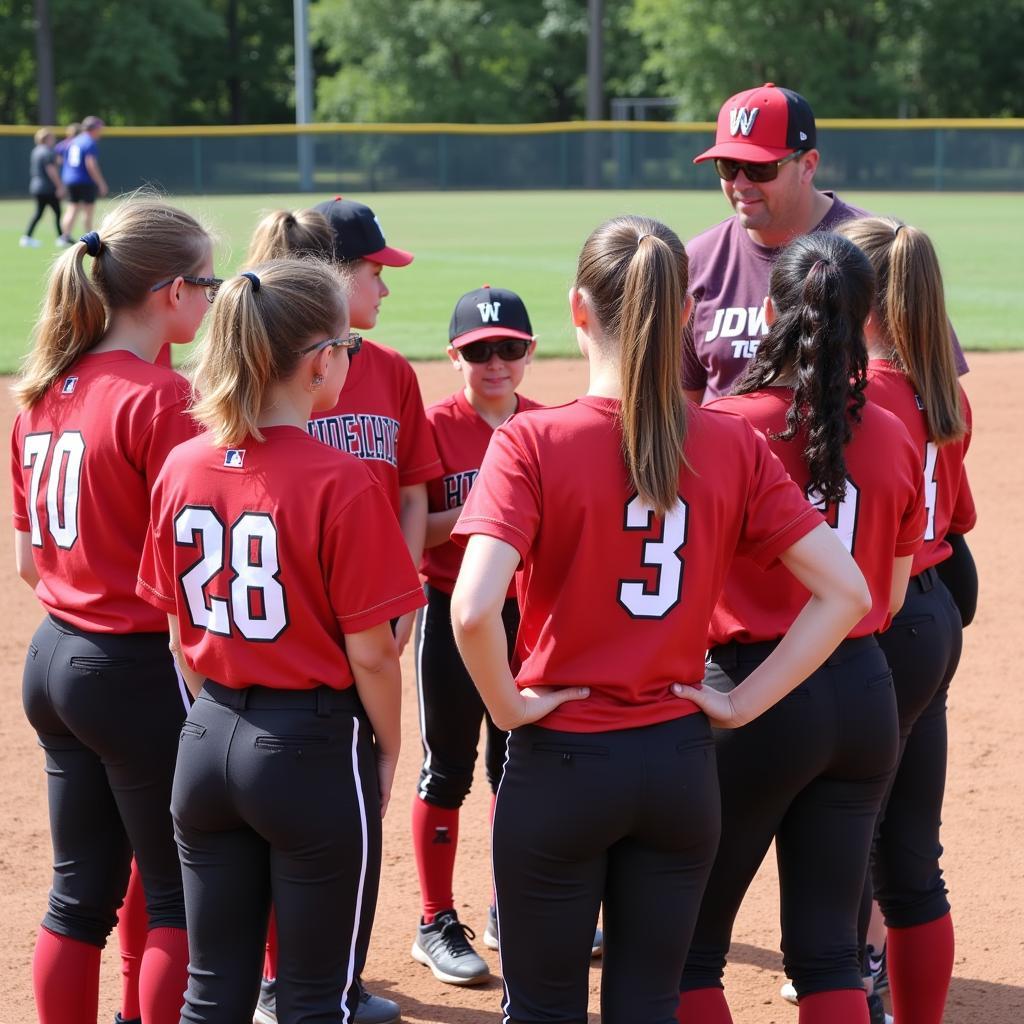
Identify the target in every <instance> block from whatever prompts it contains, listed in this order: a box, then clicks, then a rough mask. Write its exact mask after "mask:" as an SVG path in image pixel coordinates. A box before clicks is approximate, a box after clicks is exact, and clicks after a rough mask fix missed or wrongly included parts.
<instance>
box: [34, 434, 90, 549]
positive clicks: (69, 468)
mask: <svg viewBox="0 0 1024 1024" xmlns="http://www.w3.org/2000/svg"><path fill="white" fill-rule="evenodd" d="M52 440H53V434H27V435H26V436H25V446H24V449H23V451H22V457H21V464H22V466H23V467H24V468H25V469H30V470H31V476H30V479H29V485H28V492H29V493H28V519H29V523H30V525H31V531H32V544H33V545H34V546H35V547H37V548H39V547H42V546H43V528H42V524H41V523H40V522H39V505H38V502H39V487H40V485H41V482H42V479H43V469H44V467H45V466H46V463H47V456H48V455H50V442H51V441H52ZM84 455H85V439H84V438H83V437H82V435H81V434H80V433H79V432H78V431H77V430H69V431H67V432H66V433H63V434H61V435H60V437H58V438H57V443H56V444H55V445H54V446H53V454H52V456H51V457H50V460H49V463H50V472H49V475H48V477H47V481H46V528H47V530H48V531H49V533H50V536H51V537H52V538H53V539H54V541H55V542H56V544H57V547H59V548H64V549H68V548H72V547H74V544H75V541H76V540H78V495H79V491H80V489H81V482H82V457H83V456H84Z"/></svg>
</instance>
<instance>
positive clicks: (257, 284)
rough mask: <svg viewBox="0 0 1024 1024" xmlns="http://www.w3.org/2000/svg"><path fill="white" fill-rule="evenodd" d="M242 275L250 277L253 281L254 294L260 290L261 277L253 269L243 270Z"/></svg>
mask: <svg viewBox="0 0 1024 1024" xmlns="http://www.w3.org/2000/svg"><path fill="white" fill-rule="evenodd" d="M241 276H242V277H247V278H249V280H250V281H251V282H252V290H253V294H255V293H256V292H258V291H259V290H260V279H259V278H258V277H257V276H256V275H255V274H254V273H253V272H252V271H251V270H243V271H242V274H241Z"/></svg>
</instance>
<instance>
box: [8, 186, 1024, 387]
mask: <svg viewBox="0 0 1024 1024" xmlns="http://www.w3.org/2000/svg"><path fill="white" fill-rule="evenodd" d="M360 198H364V199H367V200H369V202H370V203H371V205H372V206H373V208H374V210H375V211H376V212H377V214H378V216H379V218H380V220H381V222H382V224H383V225H384V228H385V231H386V233H387V238H388V241H389V242H391V243H392V244H394V245H398V246H401V247H403V248H407V249H411V250H412V251H413V252H415V253H416V261H415V262H414V263H413V264H412V265H411V266H410V267H407V268H403V269H401V270H390V271H387V272H386V280H387V282H388V285H389V287H390V288H391V289H392V295H391V297H390V298H389V299H387V300H386V301H385V304H384V307H383V310H382V316H381V321H380V324H379V325H378V327H377V329H376V330H375V331H374V332H373V334H374V336H375V337H376V338H378V339H379V340H381V341H384V342H386V343H388V344H390V345H393V346H395V347H396V348H399V349H400V350H401V351H402V352H404V353H405V354H406V355H408V356H410V357H414V358H430V357H438V356H441V355H443V353H444V348H445V344H446V342H447V337H448V335H447V329H448V320H449V317H450V315H451V309H452V305H453V304H454V301H455V299H456V298H457V297H458V296H459V295H460V294H461V293H462V292H464V291H469V290H470V289H471V288H475V287H478V286H479V285H481V284H484V283H485V282H486V283H489V284H494V285H501V286H503V287H507V288H512V289H514V290H515V291H518V292H519V293H520V294H521V295H522V296H523V298H524V299H525V300H526V303H527V308H528V309H529V310H530V314H531V317H532V320H533V325H534V330H535V331H537V332H538V334H539V335H540V348H539V354H541V355H567V354H572V353H574V352H575V344H574V339H573V336H572V333H571V331H570V328H569V320H568V315H567V312H566V303H565V294H566V291H567V289H568V287H569V283H570V281H571V278H572V272H573V267H574V263H575V258H576V255H577V253H578V252H579V248H580V245H581V244H582V242H583V239H584V238H585V237H586V234H587V232H588V231H590V229H591V228H593V227H594V226H595V225H596V224H598V223H599V222H600V221H601V220H603V219H605V218H607V217H609V216H612V215H614V214H617V213H643V214H649V215H652V216H654V217H658V218H659V219H661V220H664V221H665V222H667V223H668V224H670V225H671V226H672V227H673V228H675V230H676V231H678V232H679V234H680V235H681V236H682V237H683V238H684V239H685V238H689V237H691V236H692V235H694V234H696V233H697V232H698V231H700V230H701V229H703V228H705V227H707V226H709V225H710V224H713V223H715V222H716V221H718V220H721V219H722V218H723V217H724V216H725V215H726V213H727V212H728V208H727V206H726V204H725V201H724V200H723V199H722V197H721V195H720V194H719V193H718V192H717V191H711V190H709V191H707V192H506V193H494V192H472V193H449V192H428V193H382V194H376V195H372V196H364V197H360ZM844 198H846V199H848V200H850V201H851V202H854V203H856V204H857V205H860V206H862V207H865V208H867V209H870V210H874V211H877V212H878V213H891V214H896V215H898V216H900V217H902V218H904V219H905V220H907V221H910V222H912V223H914V224H917V225H919V226H920V227H922V228H924V229H925V230H927V231H928V232H929V233H931V235H932V237H933V238H934V239H935V242H936V244H937V246H938V249H939V255H940V257H941V259H942V263H943V268H944V273H945V279H946V290H947V297H948V301H949V306H950V310H951V315H952V318H953V322H954V323H955V325H956V328H957V333H958V335H959V337H960V340H961V342H962V344H963V345H964V347H965V348H968V349H972V348H973V349H997V348H1022V347H1024V330H1022V327H1021V325H1022V324H1024V287H1022V285H1024V277H1022V268H1024V240H1022V232H1021V229H1020V225H1021V224H1024V198H1022V197H1021V196H1019V195H1005V194H997V195H989V194H983V195H974V194H971V195H961V194H948V193H947V194H929V193H870V194H856V193H851V194H844ZM177 202H178V203H179V204H180V205H181V206H183V207H184V208H186V209H188V210H190V211H191V212H193V213H195V214H197V215H198V216H200V217H201V218H202V219H203V220H204V221H205V222H206V223H208V224H209V226H210V227H211V228H212V229H213V230H214V231H215V232H216V233H217V234H218V235H219V237H220V245H219V247H218V253H217V259H216V269H217V272H218V273H219V274H221V275H227V274H229V273H230V272H232V271H233V270H235V269H238V268H239V264H240V262H241V260H242V259H243V257H244V255H245V249H246V246H247V243H248V238H249V234H250V232H251V231H252V228H253V226H254V225H255V223H256V221H257V219H258V217H259V216H260V215H261V213H263V212H265V211H269V210H273V209H278V208H296V207H299V206H303V205H306V204H308V202H309V197H308V196H295V195H292V196H288V195H275V196H225V197H213V196H209V197H184V198H181V199H179V200H177ZM107 206H108V204H107V203H101V204H100V207H99V212H100V213H101V214H102V211H103V209H104V208H105V207H107ZM29 212H30V203H29V201H28V200H27V199H26V200H25V201H23V202H18V201H4V202H0V372H10V371H11V370H12V369H14V368H15V367H16V365H17V363H18V361H19V359H20V358H21V355H22V354H23V352H24V351H25V348H26V345H27V339H28V337H29V334H30V331H31V327H32V323H33V321H34V320H35V317H36V314H37V311H38V307H39V303H40V299H41V296H42V291H43V282H44V279H45V275H46V271H47V267H48V266H49V264H50V262H51V260H52V259H53V257H54V252H55V250H54V248H53V244H52V243H53V237H54V235H53V227H52V222H50V221H44V222H43V223H42V224H41V225H40V226H39V228H37V230H36V235H37V237H38V238H40V239H41V240H42V242H43V246H42V248H40V249H20V248H19V247H18V237H19V236H20V234H21V232H22V230H23V228H24V222H25V220H26V219H27V217H28V215H29Z"/></svg>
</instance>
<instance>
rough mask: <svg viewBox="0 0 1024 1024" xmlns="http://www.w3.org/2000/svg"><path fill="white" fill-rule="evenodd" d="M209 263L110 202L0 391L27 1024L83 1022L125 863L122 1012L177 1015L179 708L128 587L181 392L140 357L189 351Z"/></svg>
mask: <svg viewBox="0 0 1024 1024" xmlns="http://www.w3.org/2000/svg"><path fill="white" fill-rule="evenodd" d="M86 257H88V258H89V260H90V261H91V264H92V267H91V270H92V272H91V274H87V273H86V272H85V269H84V260H85V258H86ZM211 260H212V254H211V244H210V238H209V236H208V235H207V234H206V232H205V231H204V230H203V228H202V227H200V225H199V224H197V223H196V221H194V220H193V219H192V218H191V217H189V216H188V215H187V214H185V213H182V212H181V211H180V210H176V209H174V208H173V207H169V206H166V205H165V204H163V203H159V202H151V201H132V202H126V203H124V204H122V205H121V206H119V207H118V209H117V210H115V211H114V212H113V213H111V214H110V215H109V216H108V217H107V218H106V219H105V220H104V222H103V225H102V227H101V228H100V230H99V232H90V233H89V234H87V235H86V236H85V237H84V238H82V239H81V240H80V241H79V242H78V243H76V244H75V245H74V246H72V247H70V248H69V249H68V251H67V252H66V253H64V254H63V255H62V256H61V257H60V259H59V261H58V262H57V264H56V266H55V268H54V270H53V273H52V275H51V277H50V283H49V287H48V291H47V296H46V302H45V307H44V311H43V316H42V319H41V320H40V323H39V327H38V332H37V338H36V343H35V346H34V348H33V350H32V352H31V353H30V355H29V357H28V360H27V362H26V364H25V368H24V370H23V371H22V374H21V378H20V380H19V381H18V383H17V385H16V387H15V396H16V398H17V401H18V404H19V405H20V407H21V412H20V413H19V415H18V417H17V419H16V421H15V424H14V433H13V438H12V441H13V444H12V452H11V456H12V458H11V469H12V475H13V482H14V529H15V543H16V555H17V562H18V572H19V574H20V575H21V576H22V578H23V579H25V580H26V581H27V582H29V583H30V584H32V585H33V586H34V587H35V591H36V595H37V596H38V598H39V600H40V601H41V602H42V604H43V606H44V607H45V609H46V611H47V613H48V615H47V618H46V619H45V620H44V621H43V624H42V625H41V626H40V627H39V629H38V630H37V631H36V634H35V637H34V638H33V640H32V644H31V646H30V647H29V654H28V660H27V662H26V665H25V677H24V699H25V710H26V713H27V714H28V718H29V721H30V722H31V723H32V725H33V727H34V728H35V729H36V731H37V732H38V734H39V742H40V745H41V746H42V747H43V749H44V751H45V752H46V764H47V777H48V778H47V793H48V799H49V804H50V822H51V832H52V836H53V847H54V865H55V866H54V876H53V887H52V889H51V891H50V900H49V910H48V912H47V914H46V916H45V917H44V919H43V925H42V929H41V931H40V933H39V939H38V942H37V944H36V952H35V959H34V961H33V979H34V984H35V992H36V1003H37V1006H38V1009H39V1017H40V1020H41V1021H42V1022H43V1024H77V1022H83V1024H84V1022H87V1021H88V1022H90V1024H94V1022H95V1020H96V1012H97V999H98V984H99V962H100V951H101V949H102V948H103V946H104V944H105V943H106V940H107V936H108V934H109V932H110V929H111V928H112V926H113V924H114V921H115V915H116V912H117V908H118V905H119V903H120V902H121V897H122V896H123V895H124V892H125V886H126V884H127V882H128V874H129V864H130V862H131V858H132V850H134V851H135V855H136V858H137V860H138V865H139V869H140V872H141V876H142V884H143V886H144V889H145V902H146V909H147V911H148V919H149V920H148V935H147V938H146V942H145V949H144V951H143V953H142V962H141V966H140V979H139V987H140V993H139V1002H140V1003H141V1016H142V1018H143V1019H144V1020H145V1021H146V1022H147V1024H150V1022H171V1021H177V1019H178V1011H179V1009H180V1006H181V991H182V987H183V984H184V980H185V965H186V962H187V949H186V941H185V932H184V928H185V909H184V901H183V898H182V888H181V873H180V868H179V866H178V855H177V850H176V849H175V845H174V836H173V832H172V825H171V818H170V815H169V814H168V812H167V808H168V804H169V803H170V793H171V778H172V773H173V768H174V759H175V755H176V752H177V745H178V731H179V729H180V726H181V722H182V720H183V718H184V716H185V703H184V701H183V690H182V689H181V686H180V683H179V680H178V677H177V675H176V673H175V670H174V662H173V661H172V659H171V658H170V657H169V655H168V652H167V621H166V618H164V617H163V616H162V615H160V614H158V613H156V612H154V611H153V609H151V608H150V607H149V606H148V605H147V604H146V603H145V602H143V601H140V600H139V599H138V597H137V596H136V594H135V576H136V573H137V570H138V564H139V558H140V557H141V554H142V547H143V541H144V539H145V534H146V528H147V525H148V523H149V512H150V488H151V487H152V485H153V482H154V480H155V479H156V475H157V473H158V472H159V470H160V468H161V466H162V465H163V462H164V459H165V458H166V457H167V454H168V452H169V451H170V450H171V449H172V448H173V447H174V446H175V445H176V444H179V443H180V442H182V441H185V440H187V439H188V438H190V437H192V436H193V434H194V432H195V431H194V426H193V423H192V420H191V419H190V418H189V416H188V414H187V411H186V407H187V404H188V398H189V396H188V387H187V385H186V383H185V381H184V380H182V378H181V377H179V376H178V375H177V374H175V373H173V372H172V371H171V370H169V369H166V368H164V367H161V366H154V365H153V361H154V359H155V358H156V356H157V353H158V352H159V351H160V348H161V347H162V346H163V344H164V342H166V341H171V342H188V341H191V340H192V337H193V336H194V334H195V332H196V329H197V328H198V326H199V323H200V321H201V320H202V318H203V315H204V314H205V312H206V310H207V309H208V300H209V299H210V298H211V297H212V294H213V292H214V291H215V289H216V287H217V285H218V283H219V282H218V281H217V279H216V278H214V277H213V276H212V273H213V271H212V267H211Z"/></svg>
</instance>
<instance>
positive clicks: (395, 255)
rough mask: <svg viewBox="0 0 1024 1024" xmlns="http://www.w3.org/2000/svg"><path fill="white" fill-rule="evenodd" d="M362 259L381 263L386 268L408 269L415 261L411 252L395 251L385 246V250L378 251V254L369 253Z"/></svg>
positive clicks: (391, 247)
mask: <svg viewBox="0 0 1024 1024" xmlns="http://www.w3.org/2000/svg"><path fill="white" fill-rule="evenodd" d="M362 258H363V259H364V260H371V261H372V262H374V263H380V264H381V265H382V266H385V267H407V266H409V264H410V263H412V261H413V259H414V257H413V254H412V253H411V252H406V251H405V250H404V249H395V248H394V247H393V246H390V245H385V246H384V248H383V249H378V250H377V251H376V252H368V253H367V254H366V255H365V256H363V257H362Z"/></svg>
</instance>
